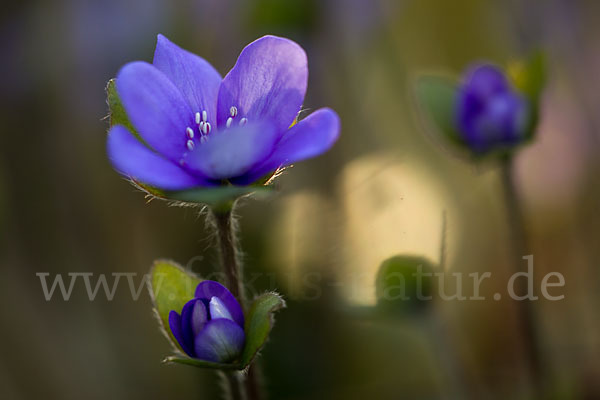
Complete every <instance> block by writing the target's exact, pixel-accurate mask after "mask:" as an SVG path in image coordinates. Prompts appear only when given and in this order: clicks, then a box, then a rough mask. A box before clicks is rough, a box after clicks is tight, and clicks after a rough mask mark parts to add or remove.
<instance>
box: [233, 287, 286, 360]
mask: <svg viewBox="0 0 600 400" xmlns="http://www.w3.org/2000/svg"><path fill="white" fill-rule="evenodd" d="M283 307H285V301H284V300H283V299H282V298H281V296H279V295H278V294H277V293H265V294H263V295H261V296H259V297H258V298H257V299H256V300H254V302H253V303H252V306H251V307H250V310H249V311H248V313H247V315H246V326H245V331H246V345H245V346H244V351H243V352H242V359H241V363H242V366H243V367H244V368H245V367H246V366H248V365H249V364H250V363H251V362H252V360H253V359H254V357H255V356H256V354H257V353H258V351H259V350H260V349H261V348H262V347H263V346H264V344H265V342H266V341H267V339H268V337H269V332H271V329H272V328H273V323H274V321H273V315H272V314H273V312H275V311H277V310H279V309H281V308H283Z"/></svg>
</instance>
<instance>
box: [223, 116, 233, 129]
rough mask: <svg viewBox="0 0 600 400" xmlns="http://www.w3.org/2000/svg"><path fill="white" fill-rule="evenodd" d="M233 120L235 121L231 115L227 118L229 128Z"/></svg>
mask: <svg viewBox="0 0 600 400" xmlns="http://www.w3.org/2000/svg"><path fill="white" fill-rule="evenodd" d="M232 122H233V118H231V117H229V118H227V123H226V124H225V125H226V126H227V127H228V128H229V127H230V126H231V123H232Z"/></svg>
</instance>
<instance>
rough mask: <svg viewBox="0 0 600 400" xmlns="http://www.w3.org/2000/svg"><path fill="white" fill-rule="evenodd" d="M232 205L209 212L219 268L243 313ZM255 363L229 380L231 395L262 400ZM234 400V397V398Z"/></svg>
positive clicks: (243, 294)
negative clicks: (217, 251)
mask: <svg viewBox="0 0 600 400" xmlns="http://www.w3.org/2000/svg"><path fill="white" fill-rule="evenodd" d="M234 206H235V204H232V205H231V207H228V208H225V209H223V208H220V209H213V210H211V214H212V220H213V224H214V226H215V229H216V232H217V237H218V241H219V250H220V255H221V267H222V268H223V272H224V273H225V276H226V278H227V282H226V283H227V287H228V289H229V290H230V291H231V293H232V294H233V295H234V296H235V297H236V298H237V299H238V301H239V302H240V305H241V306H242V309H243V310H244V313H245V312H246V310H247V309H248V304H247V300H246V294H245V291H244V285H243V281H242V271H241V268H240V262H239V254H238V247H237V236H236V221H235V217H234V216H233V208H234ZM257 368H258V366H257V364H256V361H255V362H253V363H252V365H250V367H249V369H248V373H247V374H246V377H245V379H243V377H242V376H241V375H239V374H237V375H236V376H237V378H236V379H232V378H231V374H230V379H229V384H230V386H231V391H232V393H240V394H241V397H240V398H241V399H248V400H260V399H262V398H263V396H262V393H261V388H260V385H259V383H258V376H259V371H258V370H257ZM234 399H236V397H234Z"/></svg>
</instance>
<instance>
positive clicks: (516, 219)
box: [501, 157, 544, 398]
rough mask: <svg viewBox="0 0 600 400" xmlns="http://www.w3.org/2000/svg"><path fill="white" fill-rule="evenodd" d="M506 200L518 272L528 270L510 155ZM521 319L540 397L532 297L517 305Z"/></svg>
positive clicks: (520, 286)
mask: <svg viewBox="0 0 600 400" xmlns="http://www.w3.org/2000/svg"><path fill="white" fill-rule="evenodd" d="M501 177H502V186H503V190H504V201H505V204H506V209H507V213H508V222H509V228H510V237H511V243H512V252H513V262H514V266H515V273H516V272H527V263H526V262H525V260H523V257H525V256H527V255H529V245H528V243H527V234H526V231H525V221H524V219H523V211H522V209H521V204H520V202H519V198H518V195H517V190H516V185H515V182H514V178H513V160H512V157H507V158H505V159H503V160H502V168H501ZM527 290H528V288H527V281H525V280H523V279H521V280H519V281H518V282H517V287H516V288H515V292H516V293H517V294H518V295H523V294H524V293H527ZM517 312H518V320H519V325H520V327H521V336H522V339H523V342H524V343H523V344H524V350H525V356H526V358H527V363H528V367H529V370H530V374H531V380H532V383H533V386H534V390H536V392H537V397H538V398H542V397H543V386H544V385H543V383H544V382H543V371H542V364H541V357H540V354H541V352H540V348H539V338H538V332H537V330H536V323H535V310H534V308H533V303H532V301H530V300H527V299H526V300H523V301H520V302H518V304H517Z"/></svg>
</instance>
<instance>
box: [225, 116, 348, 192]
mask: <svg viewBox="0 0 600 400" xmlns="http://www.w3.org/2000/svg"><path fill="white" fill-rule="evenodd" d="M339 134H340V119H339V117H338V115H337V114H336V113H335V111H333V110H331V109H329V108H321V109H319V110H317V111H315V112H314V113H312V114H311V115H309V116H308V117H306V118H304V119H303V120H301V121H300V122H298V123H297V124H296V125H294V126H293V127H292V128H291V129H290V130H289V131H288V132H287V133H286V134H285V135H284V136H283V138H282V139H281V140H280V141H279V143H277V144H276V145H275V151H274V152H273V154H271V156H270V157H269V158H268V159H267V160H266V161H264V162H263V163H261V164H260V165H258V166H257V167H255V168H253V169H252V171H250V172H249V173H248V174H246V175H245V176H243V177H240V178H239V179H235V180H232V182H233V183H235V184H239V185H247V184H250V183H252V182H254V181H255V180H257V179H259V178H261V177H263V176H264V175H266V174H267V173H268V172H272V171H274V170H276V169H277V168H279V167H285V166H288V165H291V164H292V163H295V162H298V161H302V160H305V159H307V158H311V157H316V156H318V155H320V154H322V153H324V152H326V151H327V150H329V149H330V148H331V146H333V144H334V143H335V142H336V140H337V139H338V137H339Z"/></svg>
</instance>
